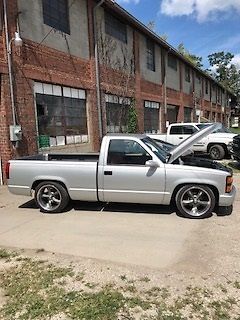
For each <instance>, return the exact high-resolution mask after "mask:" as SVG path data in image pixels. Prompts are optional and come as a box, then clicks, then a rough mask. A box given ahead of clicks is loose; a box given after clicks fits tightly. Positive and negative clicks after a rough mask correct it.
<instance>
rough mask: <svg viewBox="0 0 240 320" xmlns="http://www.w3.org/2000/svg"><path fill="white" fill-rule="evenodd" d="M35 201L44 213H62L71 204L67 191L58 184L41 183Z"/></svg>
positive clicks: (36, 191)
mask: <svg viewBox="0 0 240 320" xmlns="http://www.w3.org/2000/svg"><path fill="white" fill-rule="evenodd" d="M35 201H36V203H37V205H38V207H39V208H40V209H41V211H42V212H47V213H57V212H62V211H63V210H64V209H65V208H66V206H67V205H68V202H69V195H68V192H67V190H66V189H65V188H64V187H63V186H62V185H61V184H60V183H58V182H53V181H45V182H41V183H40V184H39V185H38V186H37V187H36V190H35Z"/></svg>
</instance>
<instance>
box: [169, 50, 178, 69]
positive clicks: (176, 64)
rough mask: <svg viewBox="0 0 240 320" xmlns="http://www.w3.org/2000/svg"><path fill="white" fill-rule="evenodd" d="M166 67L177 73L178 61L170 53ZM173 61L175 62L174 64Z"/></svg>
mask: <svg viewBox="0 0 240 320" xmlns="http://www.w3.org/2000/svg"><path fill="white" fill-rule="evenodd" d="M167 60H168V61H167V62H168V67H169V68H171V69H173V70H175V71H178V59H177V57H175V56H174V55H173V54H171V53H168V59H167ZM174 61H175V62H174Z"/></svg>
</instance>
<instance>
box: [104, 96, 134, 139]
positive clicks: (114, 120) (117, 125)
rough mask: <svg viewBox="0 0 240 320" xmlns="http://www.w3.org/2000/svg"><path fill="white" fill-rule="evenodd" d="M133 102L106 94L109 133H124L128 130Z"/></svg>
mask: <svg viewBox="0 0 240 320" xmlns="http://www.w3.org/2000/svg"><path fill="white" fill-rule="evenodd" d="M130 103H131V100H130V99H129V98H122V97H118V96H113V95H110V94H106V117H107V132H108V133H124V132H127V129H128V127H127V126H128V111H129V106H130Z"/></svg>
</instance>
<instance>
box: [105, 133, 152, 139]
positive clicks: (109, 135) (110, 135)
mask: <svg viewBox="0 0 240 320" xmlns="http://www.w3.org/2000/svg"><path fill="white" fill-rule="evenodd" d="M106 136H107V137H126V138H131V137H132V138H138V139H143V138H146V137H147V135H146V134H144V133H143V134H132V133H108V134H106Z"/></svg>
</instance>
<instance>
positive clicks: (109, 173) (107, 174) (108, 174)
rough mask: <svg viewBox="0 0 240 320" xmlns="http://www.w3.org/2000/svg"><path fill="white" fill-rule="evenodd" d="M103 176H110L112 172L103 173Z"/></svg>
mask: <svg viewBox="0 0 240 320" xmlns="http://www.w3.org/2000/svg"><path fill="white" fill-rule="evenodd" d="M104 175H105V176H112V171H104Z"/></svg>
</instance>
